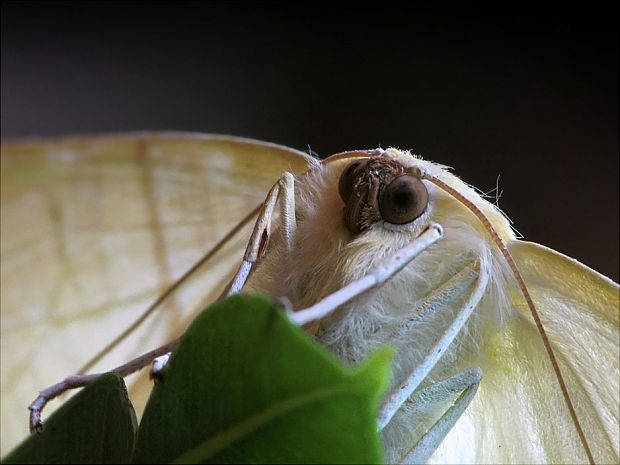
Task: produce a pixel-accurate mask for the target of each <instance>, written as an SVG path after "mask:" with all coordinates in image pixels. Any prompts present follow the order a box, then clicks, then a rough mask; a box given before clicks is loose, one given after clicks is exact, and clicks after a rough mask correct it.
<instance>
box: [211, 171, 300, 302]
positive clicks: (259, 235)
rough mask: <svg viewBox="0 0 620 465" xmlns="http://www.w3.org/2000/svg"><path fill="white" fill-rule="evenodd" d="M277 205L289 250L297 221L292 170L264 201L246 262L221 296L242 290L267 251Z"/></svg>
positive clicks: (248, 246) (279, 181)
mask: <svg viewBox="0 0 620 465" xmlns="http://www.w3.org/2000/svg"><path fill="white" fill-rule="evenodd" d="M276 204H279V207H280V217H281V218H282V232H283V235H284V241H285V246H286V249H287V251H291V250H292V249H293V247H294V244H295V237H296V232H297V221H296V219H295V177H294V176H293V175H292V174H291V173H288V172H286V173H284V174H283V175H282V176H280V179H278V181H277V182H276V183H275V184H274V185H273V187H272V188H271V189H270V190H269V192H268V193H267V197H266V199H265V202H263V205H262V207H261V210H260V212H259V213H258V219H257V220H256V223H255V224H254V229H253V231H252V235H251V236H250V241H249V242H248V245H247V247H246V249H245V253H244V255H243V261H242V262H241V266H240V267H239V270H238V271H237V274H236V275H235V277H234V278H233V279H232V281H231V282H230V284H229V285H228V286H227V288H226V290H225V291H224V292H223V293H222V297H227V296H229V295H231V294H236V293H237V292H239V291H240V290H241V289H242V288H243V286H244V284H245V282H246V281H247V279H248V276H249V275H250V272H251V271H252V267H253V266H254V263H256V261H257V260H259V259H260V258H261V257H262V256H263V254H264V253H265V250H266V249H267V243H268V242H269V237H270V234H271V222H272V219H273V216H274V210H275V207H276Z"/></svg>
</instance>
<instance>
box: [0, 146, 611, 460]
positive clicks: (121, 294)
mask: <svg viewBox="0 0 620 465" xmlns="http://www.w3.org/2000/svg"><path fill="white" fill-rule="evenodd" d="M2 152H3V153H2V163H3V165H2V175H3V182H2V214H3V222H2V223H3V225H2V288H3V292H2V422H3V423H2V430H3V433H2V434H3V441H2V442H3V453H4V452H6V450H4V448H5V447H8V445H9V444H11V442H14V441H16V440H17V437H18V436H22V434H23V433H22V432H19V433H17V434H16V435H15V436H16V437H13V438H11V437H10V436H9V434H10V433H7V431H13V430H14V426H13V425H14V419H15V417H19V416H20V415H22V412H23V408H24V406H25V405H28V404H29V403H30V401H31V400H32V394H33V393H36V392H37V391H38V390H39V389H41V388H42V387H43V386H46V385H49V384H52V383H54V382H56V381H58V379H59V377H62V376H63V375H64V374H68V373H71V372H73V371H75V367H76V366H79V365H81V364H82V363H84V362H85V361H86V360H87V359H88V358H89V356H90V355H91V354H92V353H95V352H96V351H98V350H99V349H100V348H101V347H103V346H104V345H105V343H106V342H107V341H106V339H109V337H110V334H111V333H112V334H116V333H117V332H118V329H117V328H121V327H123V326H124V324H125V321H127V319H128V317H129V315H130V314H131V315H132V316H133V317H137V315H138V314H140V312H141V311H142V310H143V309H144V308H145V307H146V306H148V305H149V304H150V303H152V301H153V300H154V299H155V298H156V297H157V296H158V295H160V294H161V293H162V292H164V290H165V288H166V287H167V286H168V285H170V284H171V283H174V282H176V281H178V280H179V279H180V277H181V276H182V275H183V274H184V273H185V272H186V271H187V270H188V269H190V268H191V267H192V265H194V264H195V263H196V262H197V261H198V259H199V257H200V256H201V255H202V254H203V252H204V250H208V249H209V248H210V246H211V245H213V244H215V243H216V242H217V241H219V240H220V239H221V238H223V237H227V236H228V235H229V233H230V231H231V229H233V227H234V225H236V224H238V223H239V221H241V220H242V219H243V218H245V217H246V216H247V215H248V213H249V212H251V211H253V210H254V209H255V207H256V206H257V205H260V204H261V203H263V202H265V194H266V193H267V192H268V191H269V190H270V188H272V186H273V185H275V186H276V188H275V190H274V189H272V190H271V191H270V192H272V193H274V192H275V193H274V194H272V195H271V198H269V197H268V200H269V199H270V201H271V202H272V204H273V205H272V206H273V209H274V210H273V214H268V215H263V219H265V220H266V224H267V226H265V227H264V228H263V229H261V230H260V232H261V235H260V239H261V242H260V247H255V251H257V252H258V255H257V257H256V258H255V259H252V260H251V262H252V263H250V266H251V267H252V269H251V272H250V273H249V277H248V280H247V282H246V283H244V286H243V289H242V291H243V292H253V291H261V292H266V293H268V294H269V295H272V296H278V297H279V296H285V297H286V298H287V299H288V302H289V305H290V306H291V308H293V309H304V308H308V307H311V306H312V305H314V304H316V303H317V302H319V301H321V300H322V299H323V298H326V297H328V296H330V295H333V294H334V293H335V292H337V291H338V290H339V289H342V288H343V287H346V286H347V285H349V284H351V283H354V282H356V281H358V280H360V279H363V277H364V276H366V275H367V274H368V273H369V272H371V271H372V270H374V269H375V268H376V267H377V265H378V264H380V263H382V262H383V260H386V259H389V257H391V256H393V254H394V253H398V251H399V250H402V249H403V248H405V247H406V246H407V245H408V244H410V243H412V242H415V241H416V240H418V238H419V237H421V236H422V235H423V234H425V232H427V231H428V230H429V228H431V227H434V226H433V225H439V227H440V228H441V231H442V237H441V238H440V239H439V240H437V241H436V242H435V243H433V244H432V245H428V246H426V247H424V250H422V252H420V253H419V254H418V255H417V256H416V257H415V258H414V259H413V260H412V261H411V262H410V263H409V264H407V266H406V267H405V268H404V269H403V270H401V271H400V272H398V273H397V274H396V275H395V276H394V277H393V278H391V279H390V280H388V281H387V282H386V283H384V284H383V285H382V286H380V287H378V288H374V289H371V290H369V291H367V292H366V293H364V294H363V295H361V296H360V297H358V298H356V299H353V300H352V301H350V302H348V303H345V304H344V305H342V306H340V307H339V308H338V309H336V310H335V311H334V312H333V313H330V314H329V315H326V316H324V317H322V318H320V319H319V320H314V321H310V322H309V323H307V324H306V330H307V331H308V332H309V333H310V334H312V335H313V337H315V338H316V340H317V341H318V342H320V343H321V344H322V345H324V346H325V347H327V348H328V349H329V350H330V351H332V352H333V353H335V354H336V355H338V356H339V357H340V358H342V359H344V360H346V361H348V362H353V363H355V362H358V361H360V360H361V359H363V358H364V356H365V355H366V354H367V353H368V352H369V351H371V350H372V349H374V348H376V347H378V346H380V345H383V344H386V343H389V344H391V345H393V346H394V347H395V348H396V349H397V352H396V354H397V355H396V358H395V360H394V364H393V384H392V388H395V387H396V386H397V385H398V383H400V382H401V381H402V380H404V379H406V378H407V376H408V375H410V374H411V372H412V371H414V370H415V368H416V367H418V366H420V365H422V364H423V361H424V360H425V357H426V356H427V354H428V353H429V351H432V349H433V348H434V347H435V344H436V343H437V339H438V337H441V336H442V335H443V334H445V333H446V331H447V330H446V328H447V327H449V326H450V324H451V323H452V322H453V321H454V320H455V319H457V318H460V317H459V315H460V314H461V313H460V312H461V311H462V310H463V309H464V308H469V307H471V316H466V317H465V318H464V321H463V323H462V328H459V329H457V330H456V333H455V336H454V339H453V340H451V341H450V343H449V344H448V345H445V346H443V345H440V347H441V349H442V351H443V352H444V353H442V355H441V357H439V358H438V359H437V360H435V361H434V362H433V363H432V364H431V366H430V368H429V370H428V373H427V374H426V375H425V377H424V380H423V381H422V382H421V385H420V386H419V388H418V389H417V390H416V392H417V393H420V392H422V393H425V394H424V395H426V396H427V397H424V396H422V397H420V395H418V398H417V400H416V398H415V394H414V396H413V397H412V398H410V399H409V400H407V401H405V403H404V404H403V406H402V407H400V408H399V409H397V411H396V413H395V415H394V417H392V418H391V420H390V421H389V422H388V424H387V426H386V427H385V430H384V432H383V439H384V449H385V459H386V461H387V462H394V461H398V460H400V459H401V458H402V457H403V456H404V455H406V454H407V453H408V451H409V449H410V447H411V446H412V445H413V444H415V442H416V441H417V440H418V439H419V438H420V437H422V436H423V434H424V433H425V431H426V430H428V429H429V428H432V426H433V424H435V423H436V422H437V418H438V417H439V416H441V413H438V411H443V410H445V408H446V407H447V406H449V405H450V404H451V403H452V402H454V397H450V396H447V395H442V394H441V393H438V391H437V389H439V390H441V389H444V390H445V388H443V387H442V388H436V389H435V391H434V390H433V389H434V388H433V386H440V387H441V386H445V382H446V380H455V379H456V380H457V381H463V380H465V381H464V383H462V384H464V386H465V387H463V388H462V390H466V389H467V388H468V387H471V386H474V385H475V386H476V387H477V393H476V394H475V395H474V396H473V399H472V400H471V404H469V405H465V406H464V412H463V413H462V415H461V416H460V418H459V419H458V421H457V422H456V424H455V425H454V427H452V428H450V429H449V430H448V431H447V432H446V433H445V434H446V437H445V439H444V438H443V437H441V441H440V444H439V445H438V446H437V447H436V450H434V449H435V448H433V451H432V453H431V454H430V457H429V461H431V462H445V463H460V462H494V463H499V462H512V463H524V462H543V461H544V462H561V463H569V462H586V461H588V460H590V459H591V458H593V459H594V460H595V461H599V462H617V461H618V450H619V443H618V441H619V440H618V437H619V435H618V417H619V413H618V411H619V409H620V407H619V404H618V394H619V387H618V327H619V324H618V285H617V284H616V283H614V282H612V281H611V280H609V279H607V278H605V277H604V276H601V275H600V274H598V273H596V272H595V271H593V270H591V269H589V268H587V267H585V266H584V265H582V264H580V263H578V262H576V261H575V260H572V259H570V258H568V257H565V256H563V255H561V254H559V253H557V252H555V251H553V250H551V249H548V248H545V247H543V246H540V245H538V244H534V243H528V242H525V241H521V240H518V239H517V238H516V236H515V234H514V232H513V230H512V229H511V227H510V224H509V222H508V220H507V219H506V217H505V216H504V215H503V214H502V213H501V212H500V211H499V210H498V209H497V208H496V207H495V206H494V205H493V204H491V203H489V202H488V201H486V200H484V199H483V198H482V197H481V196H480V195H479V194H478V193H477V192H476V191H475V190H474V189H472V188H471V187H470V186H468V185H466V184H465V183H463V182H462V181H461V180H460V179H458V178H457V177H456V176H455V175H453V174H451V173H450V172H449V171H448V170H447V168H445V167H443V166H441V165H437V164H434V163H431V162H428V161H425V160H423V159H421V158H419V157H416V156H414V155H411V154H410V153H408V152H403V151H399V150H396V149H388V150H369V151H356V152H348V153H344V154H339V155H336V156H333V157H330V158H328V159H326V160H325V161H324V162H318V161H316V160H314V159H313V158H311V157H308V156H307V155H305V154H303V153H301V152H297V151H294V150H292V149H288V148H285V147H281V146H276V145H273V144H266V143H260V142H257V141H250V140H245V139H239V138H230V137H223V136H196V135H187V134H158V135H153V134H145V135H128V136H112V137H101V138H84V139H65V140H63V139H60V140H57V141H49V142H32V143H21V144H17V145H13V146H12V145H5V146H3V151H2ZM196 170H200V172H201V173H204V176H203V178H202V179H200V181H197V180H196V178H195V176H194V173H195V172H196ZM283 172H291V173H293V174H294V176H284V177H281V175H282V173H283ZM433 180H435V181H437V182H434V181H433ZM392 183H395V184H392ZM197 199H200V200H197ZM412 204H413V207H412V206H411V205H412ZM204 210H206V211H209V217H210V218H213V221H210V222H209V223H208V224H203V223H199V222H198V219H199V218H201V217H202V215H204ZM485 221H486V222H485ZM489 225H490V227H491V229H492V230H493V231H495V234H496V235H497V238H494V237H493V234H492V233H490V232H489ZM242 229H243V230H242V231H239V232H236V233H235V234H234V236H233V237H232V238H230V240H228V241H227V242H226V243H225V245H223V246H222V247H221V248H219V249H218V251H217V254H216V256H215V257H213V259H212V260H210V262H209V266H201V267H199V269H198V270H196V271H195V272H194V273H192V277H191V279H190V282H188V283H187V284H185V285H184V287H183V289H182V290H181V291H180V292H178V293H177V294H175V296H174V298H173V299H170V300H169V301H167V302H166V303H165V304H164V306H165V307H168V308H167V309H164V310H163V311H158V312H157V313H156V314H154V315H153V316H152V317H150V319H149V320H148V321H147V322H146V323H145V325H143V326H142V327H141V328H140V329H138V331H137V334H135V335H133V336H132V337H131V338H128V339H127V340H124V341H123V342H121V343H120V345H119V347H118V348H117V349H116V350H115V352H114V353H112V354H111V355H110V357H108V358H107V359H106V360H104V361H102V362H99V363H98V366H96V367H95V368H94V369H95V370H96V371H104V370H106V369H110V367H112V366H116V365H119V364H120V363H122V362H125V361H127V360H128V359H129V358H131V357H133V356H135V355H137V354H139V353H142V352H144V351H145V348H147V347H153V346H154V345H157V343H161V342H166V341H168V340H172V339H173V338H175V337H177V336H178V335H179V334H181V333H182V331H183V329H184V327H186V325H187V324H188V322H189V320H190V319H191V315H192V314H194V313H195V312H196V311H197V310H199V309H201V308H202V307H204V306H205V304H206V303H208V302H210V301H213V300H215V299H216V298H217V297H218V295H219V294H220V293H221V292H222V289H223V288H225V287H226V284H227V283H228V282H229V281H230V279H231V278H232V277H233V276H235V272H236V271H237V266H238V263H239V260H240V258H241V256H242V255H243V254H242V251H243V249H244V247H245V242H247V237H248V236H249V234H250V231H251V229H252V224H251V223H249V222H248V223H247V224H246V225H245V226H244V227H243V228H242ZM496 239H497V240H496ZM497 241H499V243H500V244H504V245H505V248H506V249H507V250H508V252H509V254H510V255H511V256H512V257H514V261H515V263H516V266H517V268H518V270H519V271H520V273H521V275H522V277H523V280H524V282H525V284H526V286H527V289H528V291H529V293H530V294H531V298H532V300H533V302H534V303H535V305H536V307H537V308H538V312H539V314H540V318H541V319H542V323H543V325H544V328H545V329H546V332H547V335H548V341H549V344H550V346H551V347H552V350H553V352H554V353H555V355H556V357H557V364H558V366H559V368H560V371H561V372H562V374H563V376H564V379H565V383H566V385H567V390H568V393H569V398H570V399H571V402H572V404H573V407H574V410H575V415H576V416H577V418H578V419H579V424H580V426H579V427H580V428H581V429H582V431H583V436H585V438H586V443H587V446H586V447H588V448H589V449H590V451H589V454H590V455H591V457H589V456H588V453H586V452H585V450H584V445H583V441H582V440H581V439H580V438H579V433H578V429H577V427H576V426H575V424H574V419H573V418H572V416H571V414H570V412H569V409H568V408H567V406H566V400H565V398H564V396H563V395H562V394H561V392H560V391H561V390H560V387H559V384H558V380H557V378H556V375H555V374H554V368H553V366H552V363H551V362H550V359H549V355H548V353H547V352H546V350H545V347H544V343H543V338H542V337H541V335H540V334H539V330H538V329H537V327H536V323H535V321H534V320H533V317H532V316H531V314H530V310H529V308H528V304H527V300H526V297H525V296H524V294H523V292H522V290H521V289H520V288H519V284H518V280H517V278H516V277H515V273H514V270H513V269H512V268H511V264H510V262H509V261H508V260H507V259H506V256H505V254H503V253H502V250H501V246H500V245H498V242H497ZM34 263H36V264H37V265H38V267H37V273H38V274H40V276H43V277H44V278H45V279H41V280H36V282H35V281H33V280H32V279H28V276H29V274H31V273H32V269H33V264H34ZM95 264H96V266H94V265H95ZM237 276H239V275H237ZM50 315H51V316H50ZM40 320H43V323H42V324H37V322H38V321H40ZM102 329H103V331H102ZM84 334H89V338H88V341H84V337H83V335H84ZM90 335H92V337H90ZM71 338H74V339H78V340H80V343H81V344H82V345H81V347H84V348H83V349H82V350H80V351H76V350H75V349H74V348H73V347H70V346H68V344H67V341H68V340H70V339H71ZM24 347H27V349H24ZM43 347H45V349H43ZM9 354H11V356H9ZM14 354H19V356H17V357H16V356H14ZM24 365H28V366H29V367H30V368H31V369H29V370H28V371H27V373H23V371H20V370H23V366H24ZM477 368H479V369H480V371H481V373H482V379H481V380H480V379H476V374H477V373H478V372H477V371H474V372H472V371H471V370H472V369H477ZM18 371H19V372H20V373H23V374H21V375H20V376H18V375H16V374H15V373H17V372H18ZM472 373H473V375H472ZM468 376H473V378H474V379H473V380H472V379H470V378H468ZM478 382H479V386H478ZM5 383H6V384H5ZM442 383H444V384H442ZM148 390H149V384H148V381H145V380H143V379H141V380H138V381H136V382H135V383H133V384H132V385H131V388H130V395H131V397H132V400H134V403H136V401H137V400H138V399H139V398H140V397H141V396H142V397H146V394H147V393H148ZM429 396H430V397H429ZM429 398H430V400H429ZM138 403H139V401H138ZM16 408H17V409H18V412H19V413H17V412H16V410H15V409H16ZM138 408H139V407H138ZM48 414H49V412H48ZM5 422H6V423H5ZM9 422H10V423H9ZM472 438H475V440H472Z"/></svg>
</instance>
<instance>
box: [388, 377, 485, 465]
mask: <svg viewBox="0 0 620 465" xmlns="http://www.w3.org/2000/svg"><path fill="white" fill-rule="evenodd" d="M481 379H482V370H480V368H470V369H469V370H465V371H462V372H460V373H457V374H456V375H454V376H451V377H450V378H448V379H445V380H443V381H440V382H438V383H435V384H433V385H432V386H429V387H427V388H425V389H422V390H420V392H418V393H415V394H414V395H413V396H412V397H411V398H410V399H409V400H408V401H407V403H406V404H405V408H406V409H407V410H408V411H410V412H412V413H413V412H415V411H417V410H420V409H423V408H424V407H425V406H428V405H432V404H435V403H440V402H443V401H446V400H449V399H451V398H453V396H455V395H457V394H458V393H459V392H462V393H461V395H460V396H459V397H458V398H457V399H456V401H455V402H454V404H453V405H452V406H451V407H450V408H448V409H447V410H446V411H445V412H444V414H443V415H442V416H441V417H440V418H439V420H437V421H436V422H435V423H434V424H433V425H432V426H431V427H430V428H429V429H428V431H426V433H424V435H423V436H422V437H421V438H420V439H419V440H418V442H416V443H415V445H414V446H413V447H412V448H411V449H410V450H409V452H407V454H405V456H403V457H402V459H401V461H400V463H426V461H427V460H428V459H429V457H430V456H431V455H432V454H433V452H435V450H436V449H437V447H439V444H440V443H441V441H443V439H444V438H445V437H446V435H447V434H448V433H449V432H450V430H451V429H452V427H453V426H454V425H455V423H456V422H457V420H458V419H459V418H461V415H463V412H465V409H466V408H467V407H468V406H469V404H470V403H471V401H472V399H473V398H474V396H475V395H476V392H477V391H478V387H479V386H480V380H481Z"/></svg>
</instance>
